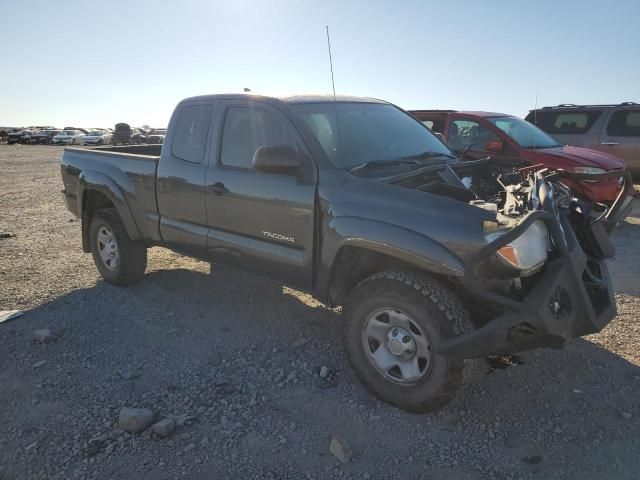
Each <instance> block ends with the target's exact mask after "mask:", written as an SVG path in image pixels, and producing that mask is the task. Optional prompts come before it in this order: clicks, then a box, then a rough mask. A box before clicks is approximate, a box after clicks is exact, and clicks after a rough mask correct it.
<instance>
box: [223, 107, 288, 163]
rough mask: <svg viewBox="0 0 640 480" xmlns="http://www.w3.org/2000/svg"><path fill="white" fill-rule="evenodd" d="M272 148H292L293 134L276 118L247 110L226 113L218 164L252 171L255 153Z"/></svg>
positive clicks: (235, 108)
mask: <svg viewBox="0 0 640 480" xmlns="http://www.w3.org/2000/svg"><path fill="white" fill-rule="evenodd" d="M275 145H291V146H294V147H295V145H296V141H295V136H294V134H293V132H292V131H291V129H290V128H289V125H288V124H287V123H286V122H285V120H284V119H283V118H281V117H280V116H279V115H277V114H275V113H273V112H269V111H267V110H260V109H255V108H249V107H232V108H229V110H227V115H226V117H225V121H224V130H223V132H222V153H221V156H220V163H221V164H222V165H225V166H228V167H236V168H247V169H253V155H254V154H255V153H256V150H257V149H258V148H260V147H263V146H275Z"/></svg>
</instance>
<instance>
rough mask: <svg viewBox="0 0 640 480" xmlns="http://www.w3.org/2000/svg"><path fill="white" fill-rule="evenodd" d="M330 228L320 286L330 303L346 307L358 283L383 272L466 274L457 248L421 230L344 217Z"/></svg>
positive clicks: (320, 294)
mask: <svg viewBox="0 0 640 480" xmlns="http://www.w3.org/2000/svg"><path fill="white" fill-rule="evenodd" d="M330 226H331V227H333V228H331V232H332V235H330V236H329V238H328V239H327V242H325V246H324V248H323V263H322V264H323V266H324V267H325V272H324V276H323V275H322V274H321V275H320V276H319V279H318V285H317V287H318V291H319V293H318V295H319V297H320V298H321V299H323V300H324V301H327V302H328V303H329V304H331V305H342V304H343V303H344V300H345V298H346V296H347V295H348V294H349V291H350V290H351V289H352V288H353V287H354V286H355V285H357V284H358V283H359V282H360V281H362V280H363V279H365V278H366V277H368V276H369V275H371V274H373V273H377V272H380V271H385V270H403V271H422V272H426V273H428V274H430V275H433V276H437V277H440V278H451V277H462V275H463V273H464V265H463V263H462V261H461V260H460V259H459V258H458V257H457V256H456V255H455V254H454V253H453V252H451V251H450V250H448V249H447V248H446V247H445V246H443V245H441V244H439V243H437V242H436V241H434V240H432V239H430V238H427V237H425V236H424V235H421V234H419V233H417V232H413V231H410V230H407V229H404V228H402V227H398V226H395V225H391V224H386V223H381V222H377V221H371V220H367V219H355V218H351V219H348V218H344V217H341V218H338V219H334V220H333V221H332V222H331V225H330ZM336 235H339V237H338V239H336V238H335V237H336ZM332 247H333V248H332Z"/></svg>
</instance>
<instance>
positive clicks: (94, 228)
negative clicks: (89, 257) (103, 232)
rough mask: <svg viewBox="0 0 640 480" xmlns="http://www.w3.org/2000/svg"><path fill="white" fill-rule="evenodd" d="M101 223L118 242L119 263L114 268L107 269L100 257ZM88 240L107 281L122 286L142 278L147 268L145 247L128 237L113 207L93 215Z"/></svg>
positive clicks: (94, 259) (99, 269)
mask: <svg viewBox="0 0 640 480" xmlns="http://www.w3.org/2000/svg"><path fill="white" fill-rule="evenodd" d="M103 225H106V226H107V227H108V228H109V229H110V230H111V231H112V232H113V234H114V236H115V238H116V242H117V244H118V255H119V263H118V266H117V267H116V269H115V270H109V269H108V268H107V267H106V266H105V265H104V263H103V262H102V259H101V258H100V253H99V250H98V246H97V237H98V231H99V229H100V227H102V226H103ZM89 242H90V247H91V253H92V254H93V261H94V262H95V264H96V267H97V268H98V271H99V272H100V275H102V278H104V279H105V280H106V281H107V282H109V283H112V284H114V285H118V286H121V287H124V286H127V285H132V284H134V283H138V282H140V281H141V280H142V278H143V277H144V272H145V270H146V268H147V249H146V247H145V246H144V245H143V244H142V243H140V242H138V241H135V240H132V239H131V238H130V237H129V234H128V233H127V231H126V230H125V228H124V225H123V224H122V221H121V220H120V216H119V215H118V212H117V211H116V209H115V208H107V209H104V210H98V211H97V212H96V213H95V214H94V215H93V218H92V219H91V224H90V227H89Z"/></svg>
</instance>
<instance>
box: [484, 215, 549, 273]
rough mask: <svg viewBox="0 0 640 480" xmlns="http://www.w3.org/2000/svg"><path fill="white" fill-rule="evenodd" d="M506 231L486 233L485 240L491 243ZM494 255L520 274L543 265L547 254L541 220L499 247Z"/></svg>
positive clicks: (547, 238) (545, 232) (547, 247)
mask: <svg viewBox="0 0 640 480" xmlns="http://www.w3.org/2000/svg"><path fill="white" fill-rule="evenodd" d="M485 231H486V228H485ZM508 231H509V230H497V231H493V232H490V233H486V234H485V238H486V239H487V241H488V242H492V241H494V240H496V239H497V238H499V237H500V236H502V235H504V234H505V233H507V232H508ZM496 253H497V254H498V257H499V258H500V259H501V260H503V261H504V262H506V263H507V264H508V265H509V266H511V267H514V268H517V269H518V270H521V271H522V273H528V272H532V271H534V270H537V269H538V268H539V267H540V266H542V264H544V262H545V261H546V260H547V256H548V254H549V232H548V230H547V226H546V225H545V224H544V222H542V221H541V220H538V221H536V222H534V223H532V224H531V225H530V226H529V228H527V229H526V230H525V231H524V233H523V234H522V235H520V236H519V237H518V238H516V239H515V240H513V241H512V242H510V243H507V244H506V245H505V246H503V247H501V248H500V249H499V250H498V251H497V252H496Z"/></svg>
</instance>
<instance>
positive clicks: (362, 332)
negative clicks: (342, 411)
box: [61, 95, 632, 412]
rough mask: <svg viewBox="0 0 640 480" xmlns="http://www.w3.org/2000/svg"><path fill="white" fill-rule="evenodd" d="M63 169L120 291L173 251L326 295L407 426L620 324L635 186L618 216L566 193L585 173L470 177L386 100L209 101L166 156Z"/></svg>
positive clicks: (481, 166)
mask: <svg viewBox="0 0 640 480" xmlns="http://www.w3.org/2000/svg"><path fill="white" fill-rule="evenodd" d="M61 164H62V165H61V169H62V180H63V183H64V190H63V193H64V198H65V201H66V204H67V207H68V208H69V210H70V211H71V212H73V213H74V214H75V215H77V216H78V217H80V218H81V219H82V245H83V248H84V251H85V252H91V253H92V254H93V257H94V260H95V264H96V266H97V268H98V270H99V271H100V273H101V275H102V276H103V277H104V279H105V280H106V281H108V282H110V283H113V284H115V285H123V286H124V285H129V284H132V283H134V282H138V281H140V280H141V279H142V278H143V275H144V272H145V268H146V263H147V255H146V253H147V252H146V249H147V248H148V247H151V246H163V247H168V248H170V249H172V250H175V251H178V252H181V253H184V254H187V255H190V256H193V257H196V258H199V259H203V260H206V261H208V262H210V263H212V264H218V265H223V266H225V267H230V268H233V269H237V270H240V271H243V272H247V273H250V274H253V275H258V276H261V277H264V278H267V279H270V280H273V281H276V282H279V283H282V284H286V285H289V286H291V287H294V288H296V289H300V290H303V291H307V292H311V293H313V294H314V295H315V296H316V297H317V298H318V299H319V300H321V301H322V302H324V303H326V304H327V305H341V306H343V314H342V317H343V341H344V346H345V349H346V352H347V355H348V357H349V359H350V361H351V363H352V365H353V367H354V369H355V371H356V373H357V374H358V376H359V377H360V379H361V380H362V381H363V382H364V383H365V384H366V385H367V386H368V387H369V388H370V389H371V390H372V391H373V392H374V393H375V394H376V395H377V396H378V397H380V398H381V399H383V400H385V401H388V402H390V403H393V404H395V405H397V406H399V407H401V408H404V409H407V410H411V411H416V412H427V411H433V410H435V409H438V408H440V407H442V406H443V405H445V404H447V403H448V402H449V401H451V400H452V399H453V398H454V396H455V394H456V392H457V391H458V390H459V389H460V387H461V386H462V385H463V384H464V383H465V381H466V380H468V379H469V378H470V377H471V376H473V374H474V373H473V372H476V373H477V368H476V367H478V366H479V365H480V364H481V363H482V359H483V357H484V356H486V355H489V354H494V353H499V352H515V351H522V350H527V349H532V348H536V347H560V346H562V345H563V343H564V342H565V341H566V340H568V339H570V338H573V337H576V336H580V335H584V334H588V333H592V332H597V331H599V330H601V329H602V328H603V327H604V326H605V325H606V324H607V323H608V322H609V321H610V320H611V319H612V318H613V317H614V316H615V314H616V306H615V301H614V297H613V288H612V285H611V281H610V278H609V274H608V273H607V266H606V263H605V258H607V257H610V256H611V255H612V254H613V249H612V246H611V243H610V241H609V232H610V231H611V230H612V229H613V228H615V226H616V224H617V222H618V216H619V215H620V210H621V207H622V198H623V197H624V196H626V195H627V194H628V193H629V188H632V185H631V186H630V185H625V188H623V191H622V192H621V197H620V198H619V199H618V201H616V202H614V204H613V205H612V206H610V207H605V206H599V205H591V204H588V203H585V202H583V201H581V200H580V199H576V198H574V197H573V196H572V195H571V192H570V191H569V190H568V188H567V187H566V186H564V185H563V183H562V179H563V178H565V177H566V176H567V175H570V176H571V177H572V179H573V180H576V178H578V179H579V178H580V176H579V174H569V173H566V172H554V171H549V170H536V168H535V167H529V168H528V169H523V170H514V169H513V166H508V165H500V164H496V163H495V161H493V160H489V159H480V160H474V161H468V162H461V161H459V159H457V158H456V157H455V155H454V154H453V153H452V152H451V150H449V148H448V147H447V146H446V145H445V144H444V143H442V142H441V141H440V140H439V139H438V138H437V137H435V136H434V135H433V134H432V133H431V132H430V131H429V130H428V129H427V128H426V127H424V126H423V125H422V124H421V123H420V122H419V121H417V120H416V119H414V118H413V117H412V116H411V115H409V114H407V113H406V112H405V111H403V110H401V109H399V108H398V107H396V106H394V105H391V104H389V103H386V102H383V101H379V100H374V99H366V98H356V97H338V98H337V99H334V98H333V97H311V96H309V97H290V98H281V99H278V98H270V97H261V96H251V95H212V96H202V97H194V98H189V99H186V100H184V101H182V102H181V103H180V104H179V105H178V106H177V107H176V110H175V112H174V114H173V116H172V119H171V122H170V124H169V128H168V132H167V136H166V140H165V143H164V145H162V146H161V145H142V146H128V147H101V148H96V149H92V150H88V149H80V148H67V149H65V151H64V154H63V156H62V160H61ZM605 175H606V174H605ZM589 178H590V179H591V178H592V177H589ZM627 181H628V179H627Z"/></svg>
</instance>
